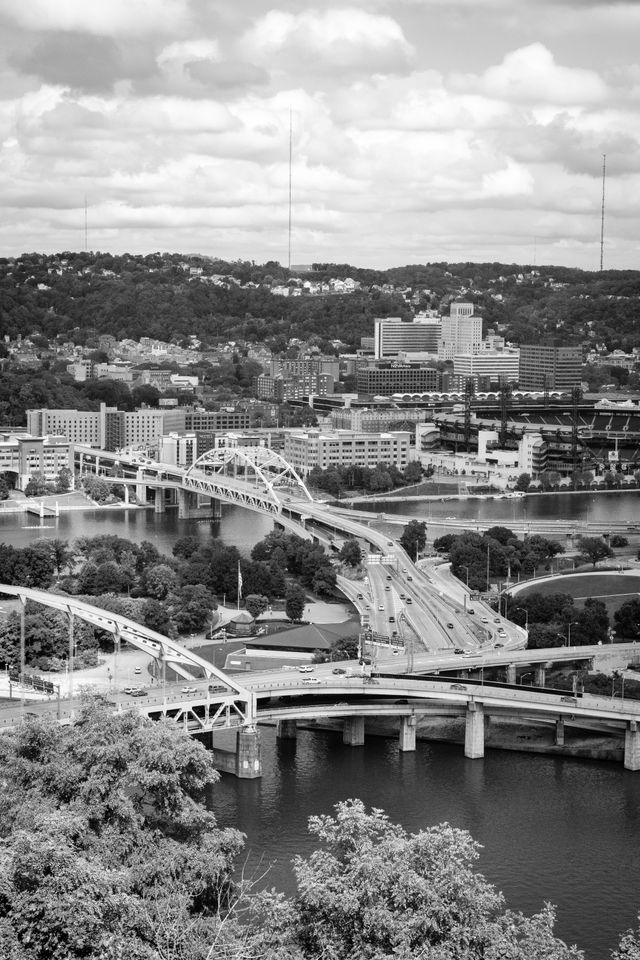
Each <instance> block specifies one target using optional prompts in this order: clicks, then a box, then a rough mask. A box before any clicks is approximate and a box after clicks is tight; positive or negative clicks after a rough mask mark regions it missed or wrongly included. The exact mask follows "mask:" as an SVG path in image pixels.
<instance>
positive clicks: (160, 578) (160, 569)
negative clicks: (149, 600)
mask: <svg viewBox="0 0 640 960" xmlns="http://www.w3.org/2000/svg"><path fill="white" fill-rule="evenodd" d="M142 581H143V583H142V586H143V589H144V590H145V591H146V593H147V595H148V596H150V597H155V599H156V600H164V599H165V598H166V597H167V595H168V594H169V593H171V591H172V590H175V588H176V585H177V581H178V578H177V576H176V573H175V571H174V570H172V569H171V567H170V566H168V565H167V564H166V563H156V564H154V565H153V566H150V567H147V568H146V570H145V571H144V575H143V578H142Z"/></svg>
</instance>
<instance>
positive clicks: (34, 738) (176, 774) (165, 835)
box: [0, 701, 242, 960]
mask: <svg viewBox="0 0 640 960" xmlns="http://www.w3.org/2000/svg"><path fill="white" fill-rule="evenodd" d="M0 763H1V765H2V767H3V769H11V770H12V775H11V778H5V779H4V780H3V824H2V836H3V848H2V856H1V857H0V916H2V918H3V919H2V921H0V923H1V924H2V926H1V927H0V931H1V934H2V938H3V939H2V948H1V952H2V956H3V957H7V958H11V960H49V958H51V960H81V958H82V960H99V958H105V960H116V958H122V960H143V958H144V960H152V958H155V957H160V956H162V957H172V958H178V957H183V958H186V957H189V958H192V960H200V958H204V957H205V956H206V955H207V953H208V945H209V943H210V942H212V941H213V940H214V939H215V938H216V936H217V935H218V928H219V926H220V923H221V921H222V919H223V918H224V915H225V908H226V907H227V905H229V904H230V903H231V901H232V898H233V896H234V884H233V880H232V876H231V872H232V867H233V860H234V858H235V856H236V855H237V854H238V852H239V851H240V849H241V847H242V839H241V836H240V834H238V832H237V831H235V830H231V829H229V830H221V829H220V828H218V826H217V824H216V821H215V817H214V816H213V814H211V813H209V812H208V810H207V809H206V808H205V807H204V805H203V803H202V801H203V799H204V797H205V793H206V791H207V790H209V789H211V788H212V787H213V786H215V784H216V782H217V780H218V775H217V774H216V772H215V771H214V769H213V766H212V763H211V759H210V757H209V755H208V754H207V751H206V750H205V749H204V748H203V747H202V746H201V745H200V744H198V743H197V742H196V741H195V740H193V739H191V738H190V737H188V736H186V735H184V734H183V733H181V732H180V730H179V729H178V727H171V726H169V725H164V724H154V723H150V722H149V721H148V720H145V719H142V718H141V717H139V716H137V715H136V714H135V713H133V712H130V713H125V714H120V715H114V714H113V711H112V709H111V708H110V706H109V705H108V704H103V703H101V702H95V701H94V702H85V703H84V704H83V706H82V708H81V710H80V715H79V716H78V718H77V720H76V722H75V723H74V724H73V725H72V726H69V727H59V726H57V725H55V724H49V723H47V722H45V721H40V720H31V721H29V722H25V723H23V724H22V725H21V726H20V727H19V728H18V729H17V730H15V731H11V732H9V733H7V734H6V736H3V737H2V743H1V744H0ZM172 941H173V942H172Z"/></svg>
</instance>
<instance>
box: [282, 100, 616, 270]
mask: <svg viewBox="0 0 640 960" xmlns="http://www.w3.org/2000/svg"><path fill="white" fill-rule="evenodd" d="M292 159H293V118H292V113H291V107H289V259H288V268H289V270H291V167H292ZM600 269H602V268H600Z"/></svg>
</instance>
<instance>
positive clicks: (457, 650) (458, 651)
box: [453, 647, 464, 653]
mask: <svg viewBox="0 0 640 960" xmlns="http://www.w3.org/2000/svg"><path fill="white" fill-rule="evenodd" d="M453 652H454V653H464V650H463V649H462V647H456V648H455V650H454V651H453Z"/></svg>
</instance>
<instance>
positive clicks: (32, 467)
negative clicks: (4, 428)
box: [0, 433, 73, 490]
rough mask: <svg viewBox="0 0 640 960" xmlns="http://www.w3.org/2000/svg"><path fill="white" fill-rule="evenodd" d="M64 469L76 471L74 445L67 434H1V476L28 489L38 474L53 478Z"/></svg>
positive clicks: (49, 479) (16, 486)
mask: <svg viewBox="0 0 640 960" xmlns="http://www.w3.org/2000/svg"><path fill="white" fill-rule="evenodd" d="M63 469H67V470H70V471H71V473H73V447H72V445H71V444H70V443H69V441H68V440H66V439H65V438H64V437H58V436H50V437H42V436H40V437H39V436H35V437H34V436H31V435H29V434H28V433H18V434H15V433H2V434H0V476H2V477H4V478H5V479H6V480H7V481H8V483H9V485H10V486H14V487H15V488H16V490H24V488H25V487H26V485H27V484H28V482H29V480H30V479H31V477H32V476H33V475H34V474H40V475H41V476H43V477H44V479H45V480H48V481H53V480H55V479H56V478H57V477H58V476H59V474H60V471H61V470H63Z"/></svg>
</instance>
